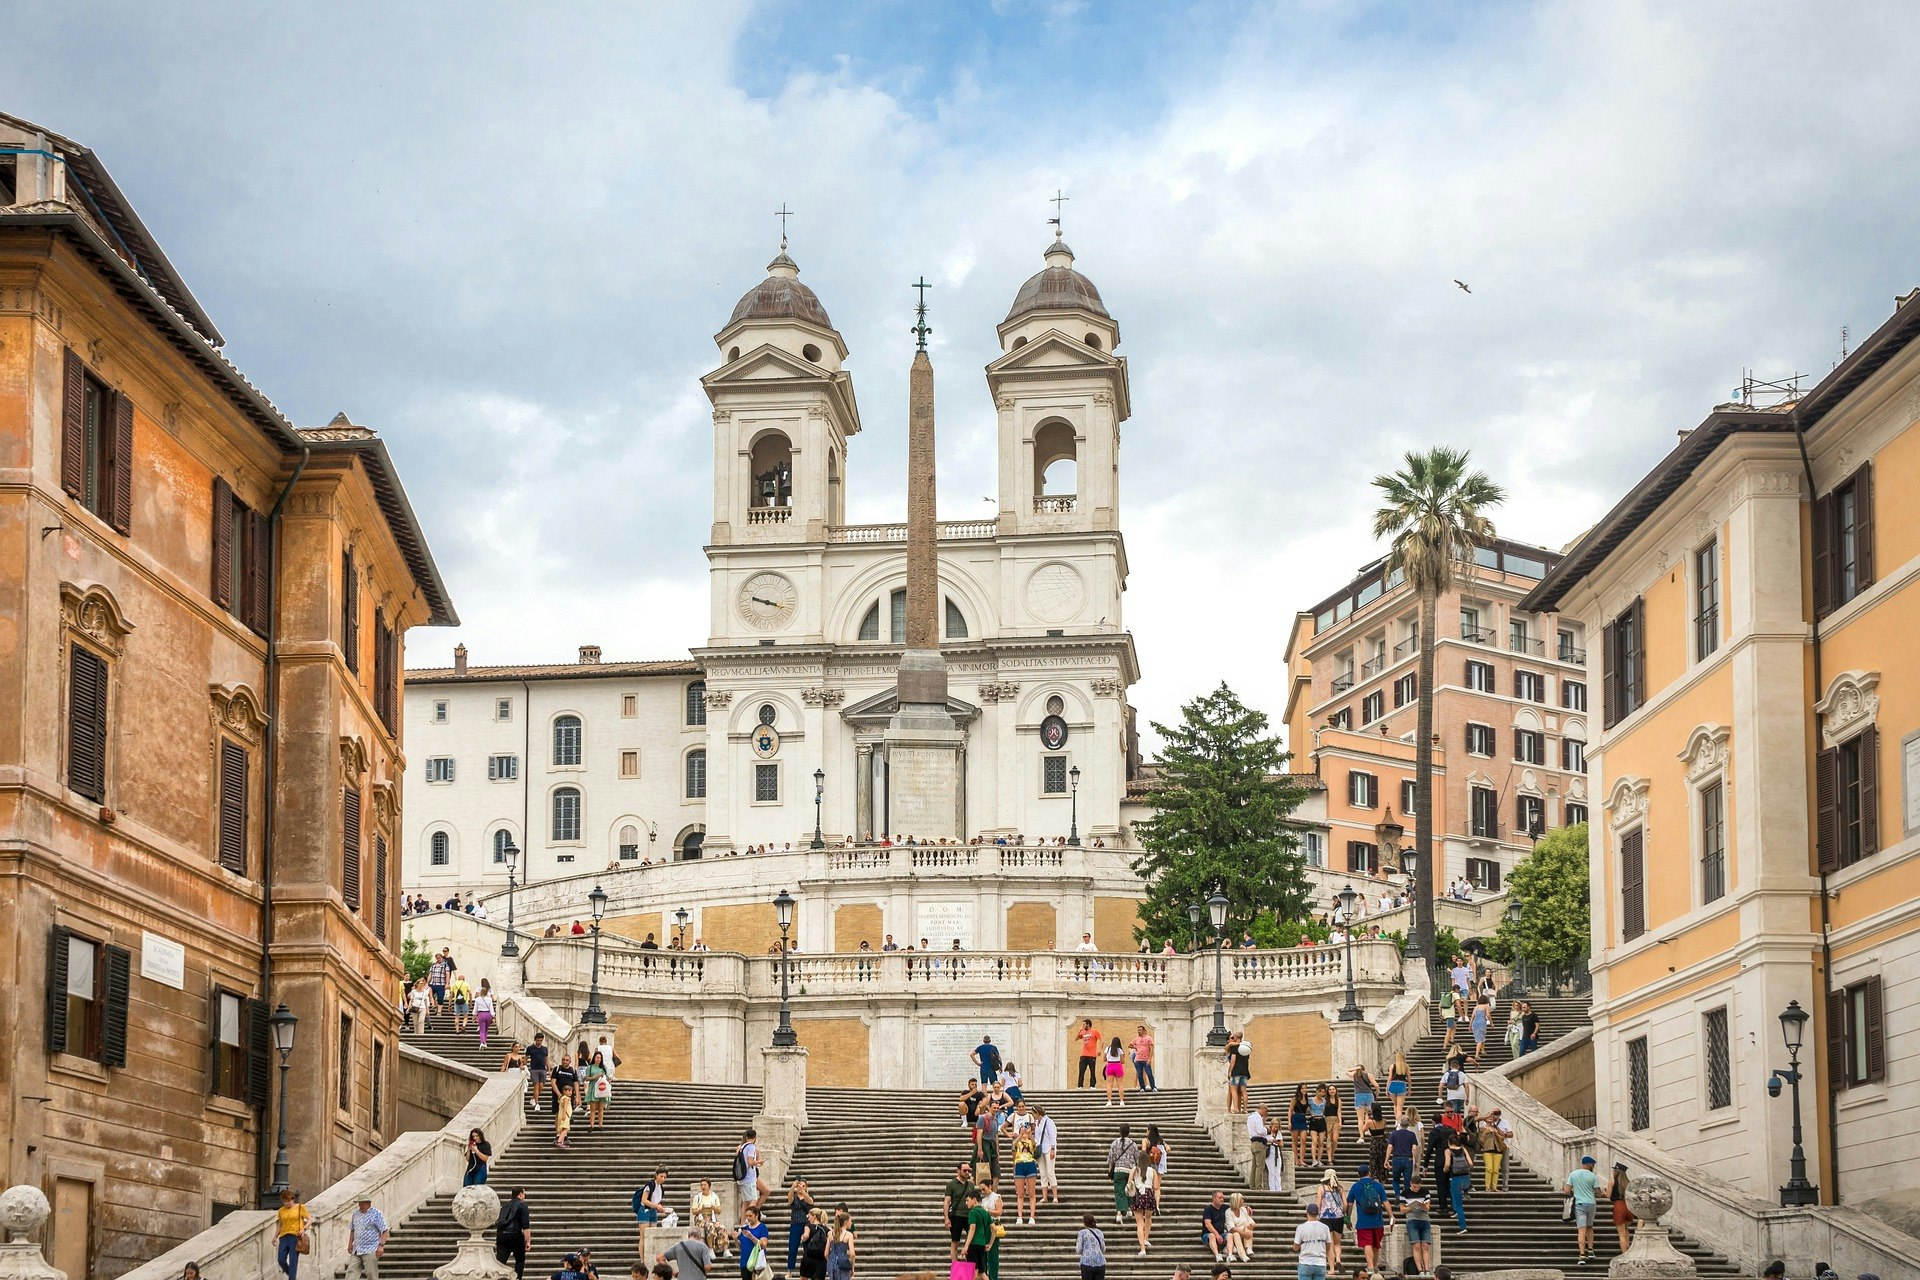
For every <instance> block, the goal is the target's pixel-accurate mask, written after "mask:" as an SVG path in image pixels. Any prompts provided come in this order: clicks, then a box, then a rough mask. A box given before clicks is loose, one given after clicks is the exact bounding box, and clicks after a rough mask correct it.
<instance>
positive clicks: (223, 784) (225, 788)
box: [220, 739, 247, 875]
mask: <svg viewBox="0 0 1920 1280" xmlns="http://www.w3.org/2000/svg"><path fill="white" fill-rule="evenodd" d="M220 865H221V866H223V867H225V868H226V869H227V870H229V871H231V872H234V873H235V874H236V875H245V874H247V752H246V748H244V747H242V746H241V745H240V744H239V743H237V742H228V741H226V740H225V739H222V740H221V743H220Z"/></svg>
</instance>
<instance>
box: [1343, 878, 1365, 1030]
mask: <svg viewBox="0 0 1920 1280" xmlns="http://www.w3.org/2000/svg"><path fill="white" fill-rule="evenodd" d="M1359 896H1360V895H1359V894H1357V893H1355V892H1354V891H1353V886H1352V885H1348V886H1347V887H1346V888H1344V889H1342V890H1341V891H1340V894H1339V897H1340V928H1341V930H1342V931H1343V932H1344V933H1345V934H1346V935H1347V1002H1346V1003H1345V1004H1343V1005H1341V1006H1340V1021H1342V1022H1358V1021H1360V1019H1361V1018H1363V1017H1365V1016H1366V1015H1365V1014H1363V1013H1361V1012H1360V1001H1359V1000H1357V999H1356V998H1355V997H1354V994H1353V900H1354V899H1355V898H1357V897H1359Z"/></svg>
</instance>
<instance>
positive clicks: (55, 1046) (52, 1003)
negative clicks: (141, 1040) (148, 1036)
mask: <svg viewBox="0 0 1920 1280" xmlns="http://www.w3.org/2000/svg"><path fill="white" fill-rule="evenodd" d="M68 354H69V355H71V354H72V353H71V352H69V353H68ZM72 936H73V932H72V930H70V929H63V928H61V927H60V926H59V925H55V926H53V929H52V930H51V931H50V932H49V933H48V934H47V1052H48V1053H65V1052H66V1051H67V940H68V939H69V938H71V937H72Z"/></svg>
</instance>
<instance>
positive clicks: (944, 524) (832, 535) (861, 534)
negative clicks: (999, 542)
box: [827, 520, 1000, 542]
mask: <svg viewBox="0 0 1920 1280" xmlns="http://www.w3.org/2000/svg"><path fill="white" fill-rule="evenodd" d="M999 530H1000V522H999V521H997V520H942V521H941V522H940V523H939V524H938V525H937V526H936V534H935V536H937V537H938V538H940V539H941V540H942V541H948V540H951V539H955V538H991V537H992V536H993V535H994V534H996V533H998V532H999ZM906 540H907V526H906V525H904V524H837V525H834V526H833V527H832V528H831V529H828V530H827V541H828V542H905V541H906Z"/></svg>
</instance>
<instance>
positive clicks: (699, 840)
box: [680, 831, 707, 862]
mask: <svg viewBox="0 0 1920 1280" xmlns="http://www.w3.org/2000/svg"><path fill="white" fill-rule="evenodd" d="M706 839H707V833H706V832H704V831H689V832H687V838H686V839H684V840H682V841H681V842H680V861H682V862H698V861H699V860H700V846H701V845H702V844H704V843H706Z"/></svg>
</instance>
